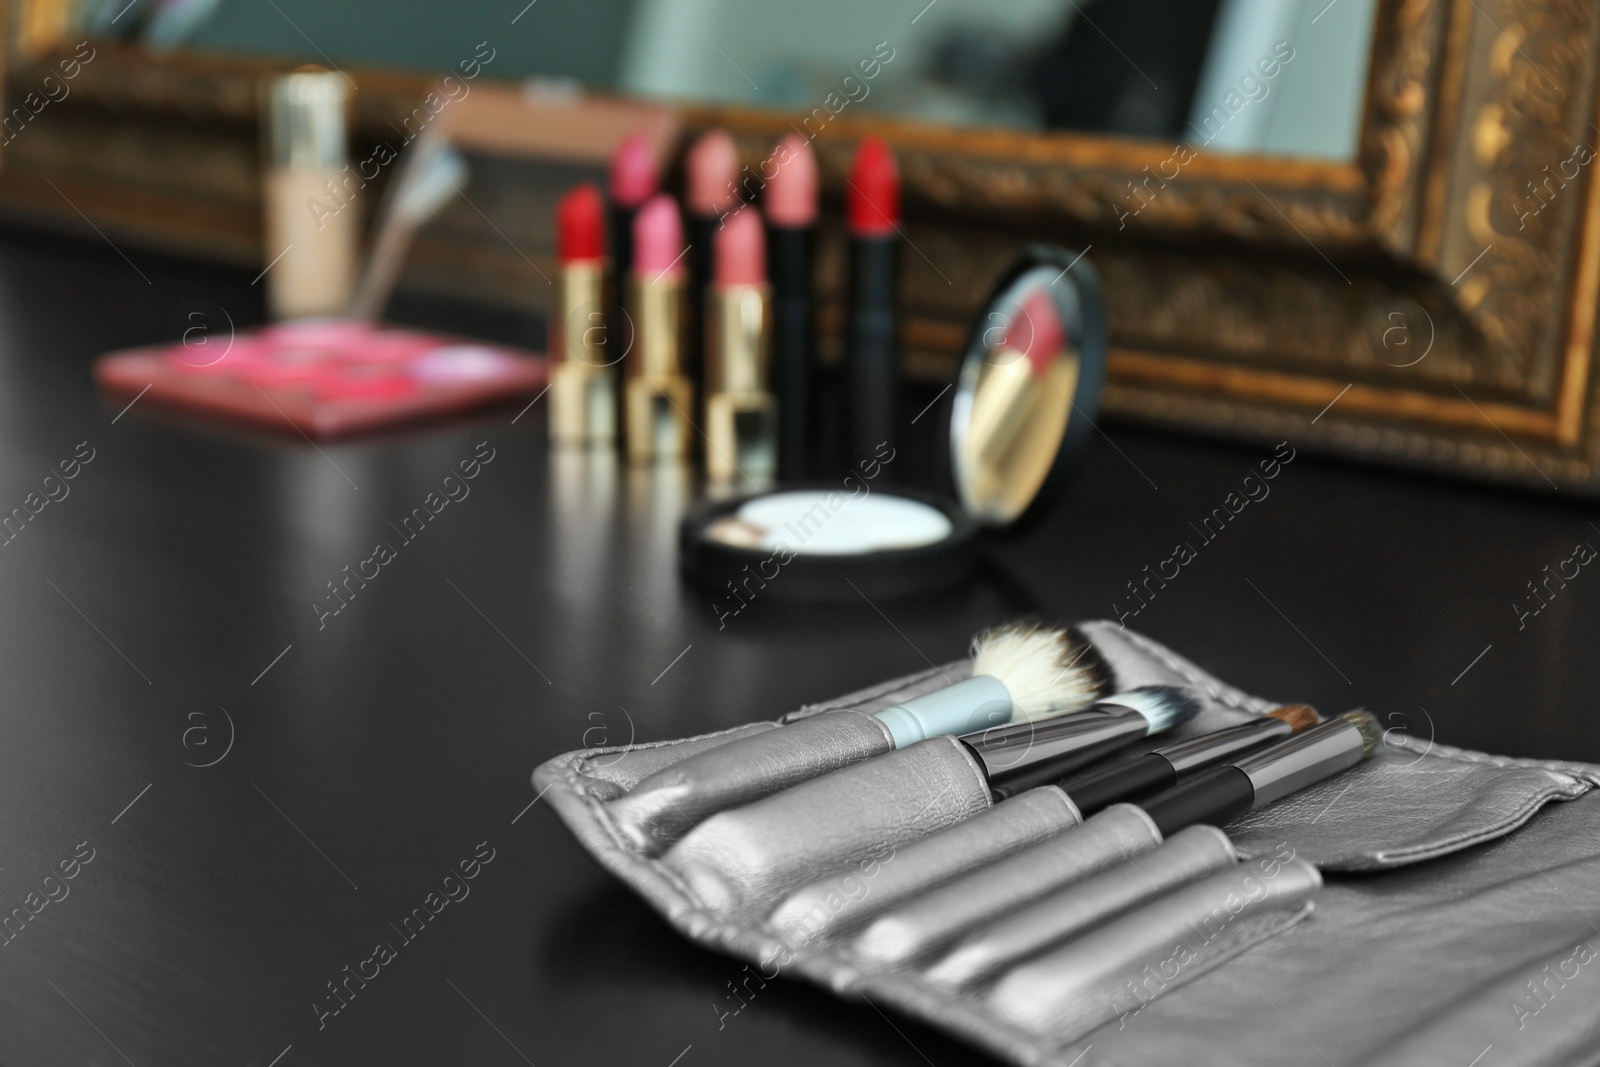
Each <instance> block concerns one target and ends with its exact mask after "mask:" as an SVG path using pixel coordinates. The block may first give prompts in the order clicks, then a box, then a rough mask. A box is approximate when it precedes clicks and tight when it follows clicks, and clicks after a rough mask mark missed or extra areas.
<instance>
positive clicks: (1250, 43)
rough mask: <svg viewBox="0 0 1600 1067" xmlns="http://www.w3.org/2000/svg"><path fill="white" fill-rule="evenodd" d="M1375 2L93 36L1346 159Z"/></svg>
mask: <svg viewBox="0 0 1600 1067" xmlns="http://www.w3.org/2000/svg"><path fill="white" fill-rule="evenodd" d="M1376 2H1377V0H1187V2H1185V3H1181V4H1177V3H1171V2H1170V0H1010V2H1007V3H1000V4H997V3H994V2H993V0H904V2H900V0H897V2H894V3H888V2H884V0H878V2H876V3H860V2H852V0H814V2H811V3H806V4H780V3H774V2H770V0H768V2H765V3H755V4H750V3H738V2H735V0H586V2H585V3H583V4H557V3H543V4H541V3H538V2H537V0H532V2H529V3H527V4H526V6H522V7H521V9H520V10H516V7H517V6H519V5H517V4H516V3H515V0H514V3H513V5H505V4H502V3H500V2H498V0H497V2H495V3H490V2H488V0H463V2H460V3H456V4H451V5H440V4H437V3H433V2H431V0H390V2H379V0H352V2H347V3H341V4H323V3H316V2H314V0H280V2H279V3H276V4H258V3H254V2H250V0H194V2H189V3H183V4H170V5H140V6H139V7H136V8H133V9H132V10H123V11H121V12H120V13H119V12H118V9H119V8H123V6H124V3H125V0H123V3H118V2H116V0H106V2H102V3H98V4H97V3H89V4H86V5H85V6H86V8H87V9H88V11H89V14H88V15H87V16H85V21H86V24H87V25H86V29H87V30H88V31H89V32H90V33H91V34H100V35H107V36H124V37H134V38H138V39H141V40H143V41H145V42H147V43H156V44H160V45H163V46H168V47H170V46H173V45H178V44H181V45H182V46H184V47H187V48H192V49H197V50H202V51H207V52H219V51H220V52H230V51H231V52H249V53H255V54H262V55H276V56H291V57H294V58H297V59H300V60H302V61H304V62H308V63H321V64H325V65H331V66H336V67H342V66H352V67H362V66H364V67H386V68H401V69H407V70H412V71H416V72H419V73H429V72H431V73H438V74H442V73H444V72H447V71H456V70H458V69H460V67H461V64H462V63H463V62H466V63H470V64H472V65H474V67H479V66H481V68H482V71H483V73H487V74H489V75H490V76H491V77H496V78H505V79H523V78H537V79H541V80H544V81H545V82H552V81H553V82H555V83H557V84H560V83H563V82H565V83H568V84H571V85H572V86H573V87H576V86H583V87H586V88H589V89H594V90H599V91H605V92H612V93H621V94H625V95H630V96H639V97H646V98H652V99H665V100H675V101H686V102H693V103H711V104H742V105H749V106H754V107H759V108H763V109H769V110H775V111H781V112H786V113H789V114H790V115H792V116H793V117H794V124H795V126H796V128H803V129H805V130H807V131H809V132H810V133H811V135H812V136H816V135H817V134H819V133H820V132H821V128H822V127H824V126H826V125H827V124H829V123H830V122H832V121H833V120H834V119H835V118H837V117H838V116H840V115H843V114H850V115H852V116H856V115H861V114H877V115H891V116H895V117H901V118H909V119H915V120H920V121H925V122H931V123H935V124H943V125H957V126H984V127H1004V128H1011V129H1023V130H1037V131H1063V130H1069V131H1075V132H1079V133H1095V134H1105V135H1113V136H1119V137H1127V138H1138V139H1145V140H1157V141H1165V142H1176V143H1182V144H1185V145H1187V146H1189V147H1190V148H1192V149H1194V150H1197V151H1198V150H1201V149H1204V150H1207V151H1211V152H1224V153H1257V154H1268V155H1286V156H1299V157H1313V158H1322V159H1329V160H1336V161H1351V160H1353V159H1354V158H1355V150H1356V140H1357V136H1358V133H1359V128H1360V122H1361V113H1362V106H1363V101H1364V96H1365V88H1366V80H1367V66H1368V53H1369V51H1370V42H1371V36H1372V28H1373V17H1374V12H1375V9H1376ZM101 9H103V10H101ZM114 16H115V17H114ZM1179 165H1181V163H1180V164H1179ZM1167 177H1169V178H1170V175H1168V176H1167Z"/></svg>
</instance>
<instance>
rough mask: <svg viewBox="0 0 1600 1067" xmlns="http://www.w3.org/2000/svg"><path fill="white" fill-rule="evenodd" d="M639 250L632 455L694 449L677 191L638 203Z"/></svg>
mask: <svg viewBox="0 0 1600 1067" xmlns="http://www.w3.org/2000/svg"><path fill="white" fill-rule="evenodd" d="M633 256H634V260H633V276H632V277H631V278H630V279H629V301H628V303H629V306H630V307H631V308H632V309H633V314H634V317H635V320H636V327H637V329H636V333H635V337H634V344H633V348H632V349H631V350H629V352H628V356H627V379H628V382H627V387H626V392H625V394H624V395H625V400H624V407H625V411H626V419H627V435H628V458H629V459H630V460H632V461H633V462H635V463H649V462H653V461H655V460H660V459H678V458H682V457H684V456H686V455H687V454H688V452H689V446H690V443H691V440H690V436H689V434H690V430H691V423H690V421H689V412H691V411H693V410H694V387H693V385H692V384H691V383H690V382H689V379H688V378H686V377H685V376H684V373H683V326H684V319H683V276H684V269H683V260H684V245H683V223H682V221H681V220H680V219H679V218H678V206H677V205H676V204H674V203H673V202H672V199H671V198H670V197H667V196H655V197H652V198H651V199H650V200H648V201H646V203H645V205H644V206H643V207H642V208H640V209H639V213H638V216H637V217H636V218H635V219H634V224H633Z"/></svg>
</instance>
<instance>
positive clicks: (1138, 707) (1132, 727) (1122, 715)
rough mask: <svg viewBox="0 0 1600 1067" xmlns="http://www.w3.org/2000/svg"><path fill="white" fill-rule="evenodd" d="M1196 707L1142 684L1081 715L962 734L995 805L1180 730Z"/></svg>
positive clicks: (1165, 688)
mask: <svg viewBox="0 0 1600 1067" xmlns="http://www.w3.org/2000/svg"><path fill="white" fill-rule="evenodd" d="M1199 712H1200V702H1199V701H1198V700H1196V699H1195V698H1194V697H1193V696H1191V695H1190V694H1189V693H1187V692H1185V691H1184V690H1182V689H1180V688H1178V687H1177V686H1172V685H1145V686H1140V687H1139V688H1137V689H1130V690H1127V691H1126V692H1123V693H1118V694H1116V695H1115V696H1109V697H1105V698H1103V699H1101V700H1099V701H1096V702H1095V703H1094V704H1091V705H1089V706H1088V707H1086V708H1083V709H1082V710H1081V711H1075V712H1071V713H1069V714H1066V715H1053V716H1050V717H1049V718H1042V719H1034V720H1028V721H1023V722H1014V723H1009V724H1007V725H1004V726H996V727H993V728H991V729H988V730H983V731H978V732H974V733H970V734H963V735H962V736H961V738H960V740H961V741H962V742H963V743H964V744H965V745H966V746H967V747H968V749H970V750H971V752H972V754H973V756H974V757H976V759H977V761H978V765H979V766H980V767H981V768H982V769H983V773H984V775H985V776H986V777H987V778H988V780H989V789H990V791H991V792H992V793H993V794H994V798H995V799H996V800H1003V799H1005V798H1006V797H1009V796H1015V795H1016V794H1018V793H1020V792H1022V791H1023V790H1024V789H1031V788H1033V787H1034V786H1037V785H1045V784H1047V783H1049V782H1053V781H1055V780H1056V779H1058V778H1060V777H1061V776H1062V775H1064V774H1070V773H1071V772H1073V771H1076V770H1078V769H1080V768H1082V767H1086V766H1088V765H1089V764H1091V763H1094V762H1097V761H1099V760H1101V759H1104V758H1105V757H1106V756H1108V755H1110V754H1111V753H1113V752H1115V751H1117V750H1118V749H1121V748H1125V747H1126V746H1128V745H1131V744H1133V743H1134V742H1135V741H1138V740H1139V739H1140V738H1144V737H1149V736H1150V735H1151V734H1157V733H1161V732H1162V731H1164V730H1170V729H1172V728H1173V727H1175V726H1181V725H1182V724H1184V723H1186V722H1188V721H1189V720H1190V719H1192V718H1194V717H1195V716H1196V715H1197V714H1199Z"/></svg>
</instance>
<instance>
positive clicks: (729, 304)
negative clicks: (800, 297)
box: [706, 208, 779, 489]
mask: <svg viewBox="0 0 1600 1067" xmlns="http://www.w3.org/2000/svg"><path fill="white" fill-rule="evenodd" d="M716 242H717V243H716V249H715V251H716V272H715V277H714V281H713V284H712V287H711V294H710V298H709V300H710V303H709V305H708V307H707V308H706V327H707V335H706V340H707V345H706V441H707V451H706V473H707V475H708V476H709V477H710V478H711V480H712V481H715V482H722V483H727V482H731V481H733V479H734V478H735V477H736V476H737V477H739V478H742V479H744V480H745V481H749V482H752V483H754V487H755V488H758V489H759V488H764V487H765V486H766V484H767V483H768V482H770V481H771V480H772V476H773V474H774V473H775V471H776V469H777V458H778V426H779V423H778V404H777V401H776V400H775V399H773V396H772V393H771V392H769V391H768V389H767V360H768V347H769V344H770V339H771V334H772V298H771V294H770V292H769V291H768V289H767V264H766V241H765V240H764V238H763V236H762V232H761V220H760V218H759V217H758V216H757V215H756V212H755V209H754V208H746V209H744V210H742V211H738V212H735V213H734V214H733V215H730V216H729V217H728V219H727V220H726V222H725V223H724V224H723V227H722V229H721V230H719V231H718V232H717V236H716Z"/></svg>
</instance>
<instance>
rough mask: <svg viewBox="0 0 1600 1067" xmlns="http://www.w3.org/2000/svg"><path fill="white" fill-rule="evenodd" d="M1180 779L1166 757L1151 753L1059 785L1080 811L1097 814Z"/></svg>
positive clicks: (1080, 775) (1084, 774) (1086, 813)
mask: <svg viewBox="0 0 1600 1067" xmlns="http://www.w3.org/2000/svg"><path fill="white" fill-rule="evenodd" d="M1177 781H1178V772H1177V771H1175V770H1173V769H1172V764H1171V763H1170V762H1169V761H1168V760H1167V758H1166V757H1165V756H1163V755H1161V754H1159V753H1156V752H1147V753H1145V754H1144V755H1143V756H1137V757H1135V758H1134V759H1131V760H1128V761H1127V762H1125V763H1117V764H1113V765H1112V766H1110V767H1101V768H1096V769H1095V770H1092V771H1087V772H1085V773H1083V774H1075V775H1072V776H1070V777H1067V778H1063V779H1061V780H1060V781H1059V782H1057V783H1056V784H1057V785H1058V786H1060V787H1061V788H1062V789H1064V790H1066V792H1067V796H1069V797H1071V798H1072V803H1073V804H1075V805H1077V808H1078V810H1079V811H1080V812H1082V813H1083V814H1084V815H1093V814H1094V813H1095V812H1097V811H1099V810H1101V809H1102V808H1109V807H1110V806H1111V805H1113V804H1120V803H1123V802H1124V801H1132V800H1138V799H1139V798H1140V797H1147V796H1150V795H1152V794H1154V793H1159V792H1161V791H1162V790H1163V789H1171V788H1172V787H1173V786H1174V785H1176V784H1177Z"/></svg>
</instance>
